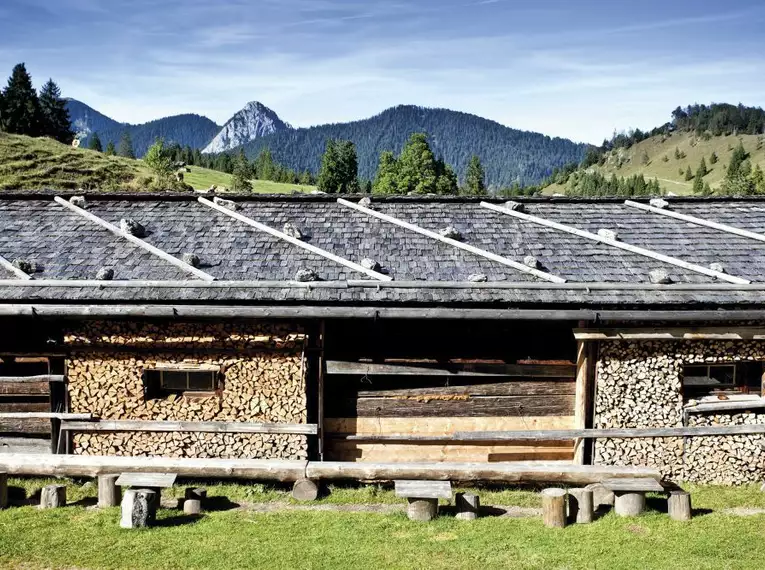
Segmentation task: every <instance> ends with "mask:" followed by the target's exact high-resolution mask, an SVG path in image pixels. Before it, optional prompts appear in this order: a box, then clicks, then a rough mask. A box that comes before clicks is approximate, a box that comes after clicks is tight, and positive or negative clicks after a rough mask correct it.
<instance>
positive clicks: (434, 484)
mask: <svg viewBox="0 0 765 570" xmlns="http://www.w3.org/2000/svg"><path fill="white" fill-rule="evenodd" d="M394 484H395V486H396V496H397V497H403V498H405V499H406V500H407V502H408V506H407V510H406V513H407V515H408V516H409V520H412V521H419V522H428V521H431V520H433V519H434V518H436V516H437V515H438V499H451V498H452V484H451V482H449V481H407V480H397V481H394Z"/></svg>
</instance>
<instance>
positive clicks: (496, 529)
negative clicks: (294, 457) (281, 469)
mask: <svg viewBox="0 0 765 570" xmlns="http://www.w3.org/2000/svg"><path fill="white" fill-rule="evenodd" d="M44 483H45V482H44V481H40V480H33V481H21V480H17V479H14V480H12V481H11V482H10V484H11V485H12V486H15V487H19V486H21V487H24V488H25V492H26V493H27V494H31V493H33V492H34V490H35V489H36V488H39V487H40V486H41V485H43V484H44ZM207 487H208V489H209V491H210V496H219V495H223V496H226V497H227V498H228V499H230V500H231V501H232V502H234V503H242V504H244V507H245V508H240V509H233V510H217V511H212V512H208V513H206V514H205V515H204V516H202V517H201V518H200V519H198V520H196V519H190V518H185V517H183V515H182V514H180V513H179V512H178V511H175V510H172V509H162V510H161V511H160V521H159V526H157V527H155V528H152V529H146V530H124V529H120V528H119V526H118V522H117V521H118V517H119V508H113V509H107V510H94V509H89V508H85V507H83V506H78V505H74V506H69V507H66V508H64V509H57V510H55V511H45V512H41V511H39V510H38V509H37V508H35V507H32V506H23V507H13V508H10V509H8V510H5V511H0V567H3V568H19V569H24V570H29V569H42V568H66V569H71V568H77V569H85V568H87V569H101V568H114V569H122V568H124V569H136V570H138V569H144V568H152V569H154V568H200V569H217V568H221V569H224V568H225V569H238V568H268V569H269V570H279V569H292V568H312V569H321V568H327V569H333V570H335V569H344V568H354V569H355V568H375V569H377V568H380V569H382V568H433V569H437V568H448V569H450V570H454V569H463V568H464V569H471V568H480V569H482V570H483V569H489V568H545V569H553V568H604V569H614V570H617V569H623V568H625V569H626V568H641V569H642V568H662V569H664V568H669V569H672V568H683V569H686V568H692V569H694V570H695V569H706V568H709V569H713V568H714V569H721V568H763V567H765V549H763V548H762V546H761V545H762V542H763V539H765V515H762V514H757V515H754V516H746V517H744V516H735V515H733V514H727V513H725V512H722V509H724V508H730V507H741V506H746V507H753V508H763V507H765V500H764V494H763V493H760V492H759V490H758V489H757V487H755V486H750V487H743V488H737V489H730V488H722V487H695V486H691V487H690V490H691V491H692V493H693V499H694V508H696V509H701V511H700V512H698V513H697V516H696V517H695V518H694V519H693V520H692V521H691V522H688V523H678V522H674V521H671V520H670V519H669V517H668V516H667V515H666V514H663V513H659V512H649V513H646V514H645V515H643V516H641V517H639V518H635V519H621V518H618V517H616V516H614V515H613V514H607V515H606V516H604V517H603V518H601V519H599V520H597V521H596V522H595V523H593V524H591V525H578V526H570V527H568V528H566V529H563V530H553V529H546V528H544V527H543V525H542V522H541V520H540V517H538V516H534V517H527V518H508V517H502V518H497V517H485V518H481V519H479V520H477V521H473V522H462V521H457V520H455V519H454V518H452V517H450V516H441V517H439V518H438V519H436V520H435V521H433V522H431V523H426V524H423V523H414V522H410V521H409V520H407V518H406V516H405V514H404V513H403V512H393V513H391V512H385V513H369V512H365V513H359V512H345V511H342V510H339V507H338V508H337V509H332V510H328V511H318V510H311V511H304V510H299V511H296V510H289V509H287V508H286V507H288V506H289V504H290V502H291V500H290V499H288V495H287V491H286V490H285V489H284V488H279V487H268V486H262V485H246V484H244V485H207ZM12 491H13V493H12V495H15V496H16V497H18V495H19V494H20V493H21V491H20V490H19V489H18V488H15V489H13V490H12ZM68 491H69V500H70V502H72V501H78V500H81V499H83V498H85V497H92V496H94V494H95V489H94V487H93V485H92V484H91V485H86V486H85V487H82V486H80V485H79V484H75V483H72V482H70V483H69V488H68ZM330 491H331V492H330V494H329V495H328V496H327V497H325V498H323V499H322V500H320V501H318V502H317V503H313V504H314V505H319V506H321V505H326V506H328V508H331V506H332V505H339V504H347V503H362V504H389V503H398V504H401V503H402V501H401V500H400V499H396V498H395V497H393V495H392V493H391V491H390V490H389V489H387V488H382V487H378V486H369V487H360V488H342V487H334V488H331V489H330ZM178 493H180V488H178V489H174V490H172V491H170V492H169V493H167V494H166V495H165V496H172V495H176V496H177V494H178ZM480 495H481V499H482V502H483V504H502V505H522V506H536V505H538V495H537V494H536V493H533V492H531V491H510V490H504V491H502V490H499V491H496V490H484V489H482V490H480ZM258 503H275V504H276V507H275V508H276V510H275V511H274V512H256V511H254V510H253V509H252V506H253V505H254V504H258Z"/></svg>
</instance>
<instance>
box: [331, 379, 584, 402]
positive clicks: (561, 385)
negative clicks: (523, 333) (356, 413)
mask: <svg viewBox="0 0 765 570" xmlns="http://www.w3.org/2000/svg"><path fill="white" fill-rule="evenodd" d="M397 384H398V386H399V387H396V388H391V387H390V383H387V382H384V381H383V382H380V381H378V380H377V379H375V380H372V381H371V383H368V382H359V381H356V382H355V385H348V386H347V387H346V386H342V388H341V393H342V394H343V395H344V396H347V397H353V396H357V397H359V398H374V397H390V396H428V395H436V396H450V395H453V396H456V395H468V396H524V395H528V396H538V395H573V394H575V393H576V382H575V381H573V380H570V379H567V378H561V379H550V380H520V381H509V382H490V383H485V384H483V383H471V384H458V385H454V384H453V383H452V382H450V383H449V384H450V385H449V386H444V385H443V384H441V385H440V386H439V385H437V384H436V385H433V386H421V383H420V382H418V383H417V384H418V386H419V387H417V388H401V387H400V386H401V383H400V382H398V383H397ZM331 385H332V387H333V388H335V387H336V383H334V382H332V384H331Z"/></svg>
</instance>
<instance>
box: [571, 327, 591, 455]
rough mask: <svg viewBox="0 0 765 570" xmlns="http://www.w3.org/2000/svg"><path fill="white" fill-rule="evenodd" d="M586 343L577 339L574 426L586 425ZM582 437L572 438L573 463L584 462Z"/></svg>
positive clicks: (583, 441) (587, 363)
mask: <svg viewBox="0 0 765 570" xmlns="http://www.w3.org/2000/svg"><path fill="white" fill-rule="evenodd" d="M588 348H589V347H588V346H587V343H585V342H582V341H578V342H577V352H576V396H575V403H574V428H575V429H585V428H586V427H587V425H586V420H587V393H588V391H589V374H588V371H589V359H588V358H587V356H588V354H589V350H588ZM585 444H586V441H585V440H584V439H581V438H579V439H576V440H574V463H576V464H577V465H583V464H584V446H585Z"/></svg>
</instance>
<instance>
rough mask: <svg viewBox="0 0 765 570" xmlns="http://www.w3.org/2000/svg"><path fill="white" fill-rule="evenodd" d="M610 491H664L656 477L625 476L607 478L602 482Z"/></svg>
mask: <svg viewBox="0 0 765 570" xmlns="http://www.w3.org/2000/svg"><path fill="white" fill-rule="evenodd" d="M601 483H602V484H603V486H604V487H605V488H606V489H608V490H609V491H637V492H644V493H649V492H655V493H661V492H663V491H664V487H662V486H661V485H660V484H659V482H658V481H656V479H652V478H650V477H634V478H632V477H625V478H622V479H606V480H605V481H602V482H601Z"/></svg>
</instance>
